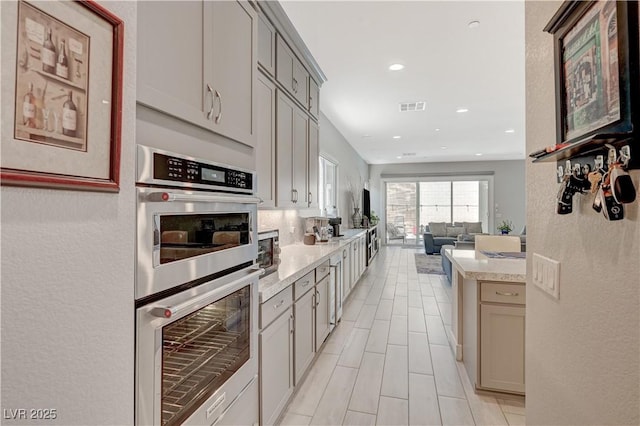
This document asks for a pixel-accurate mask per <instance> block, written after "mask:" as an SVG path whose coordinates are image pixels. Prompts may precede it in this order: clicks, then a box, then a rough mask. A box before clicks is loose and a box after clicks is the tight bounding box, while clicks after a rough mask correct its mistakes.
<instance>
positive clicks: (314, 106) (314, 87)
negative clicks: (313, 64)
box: [309, 78, 320, 118]
mask: <svg viewBox="0 0 640 426" xmlns="http://www.w3.org/2000/svg"><path fill="white" fill-rule="evenodd" d="M309 113H311V115H313V116H314V117H315V118H318V117H319V116H320V89H319V88H318V83H316V82H315V81H314V80H313V79H312V78H309Z"/></svg>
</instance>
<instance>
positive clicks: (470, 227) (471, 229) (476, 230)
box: [462, 222, 482, 234]
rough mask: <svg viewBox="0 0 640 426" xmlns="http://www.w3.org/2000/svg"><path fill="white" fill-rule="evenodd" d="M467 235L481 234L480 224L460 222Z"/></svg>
mask: <svg viewBox="0 0 640 426" xmlns="http://www.w3.org/2000/svg"><path fill="white" fill-rule="evenodd" d="M462 224H463V225H464V227H465V228H467V232H468V233H469V234H482V222H462Z"/></svg>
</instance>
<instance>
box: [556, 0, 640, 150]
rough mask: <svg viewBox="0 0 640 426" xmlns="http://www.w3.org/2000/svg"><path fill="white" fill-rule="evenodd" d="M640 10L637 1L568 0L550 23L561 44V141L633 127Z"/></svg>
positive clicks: (558, 69)
mask: <svg viewBox="0 0 640 426" xmlns="http://www.w3.org/2000/svg"><path fill="white" fill-rule="evenodd" d="M639 13H640V12H639V11H638V3H637V2H626V1H610V0H598V1H588V2H583V1H568V2H565V3H563V5H562V7H561V8H560V9H559V10H558V12H557V13H556V14H555V15H554V17H553V18H552V19H551V21H550V22H549V24H547V26H546V27H545V31H547V32H549V33H551V34H553V35H554V43H555V61H554V63H555V75H556V135H557V143H559V144H565V143H569V144H571V143H575V142H580V141H583V140H585V139H590V138H599V137H603V136H605V135H606V136H607V137H608V136H610V135H612V134H627V133H629V132H632V131H633V122H632V120H633V119H634V108H636V107H637V105H636V104H637V102H638V99H637V96H632V94H634V93H638V86H639V84H640V83H639V80H640V76H639V75H638V56H639V52H638V50H639V48H638V38H639V29H638V21H639Z"/></svg>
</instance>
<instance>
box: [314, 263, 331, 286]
mask: <svg viewBox="0 0 640 426" xmlns="http://www.w3.org/2000/svg"><path fill="white" fill-rule="evenodd" d="M327 275H329V261H328V260H327V261H326V262H324V263H322V264H321V265H320V266H318V267H317V268H316V282H319V281H321V280H322V279H323V278H324V277H326V276H327Z"/></svg>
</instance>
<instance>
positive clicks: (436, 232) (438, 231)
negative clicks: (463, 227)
mask: <svg viewBox="0 0 640 426" xmlns="http://www.w3.org/2000/svg"><path fill="white" fill-rule="evenodd" d="M429 229H430V230H431V233H432V234H433V236H434V237H445V236H446V235H447V227H446V225H445V223H444V222H429Z"/></svg>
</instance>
